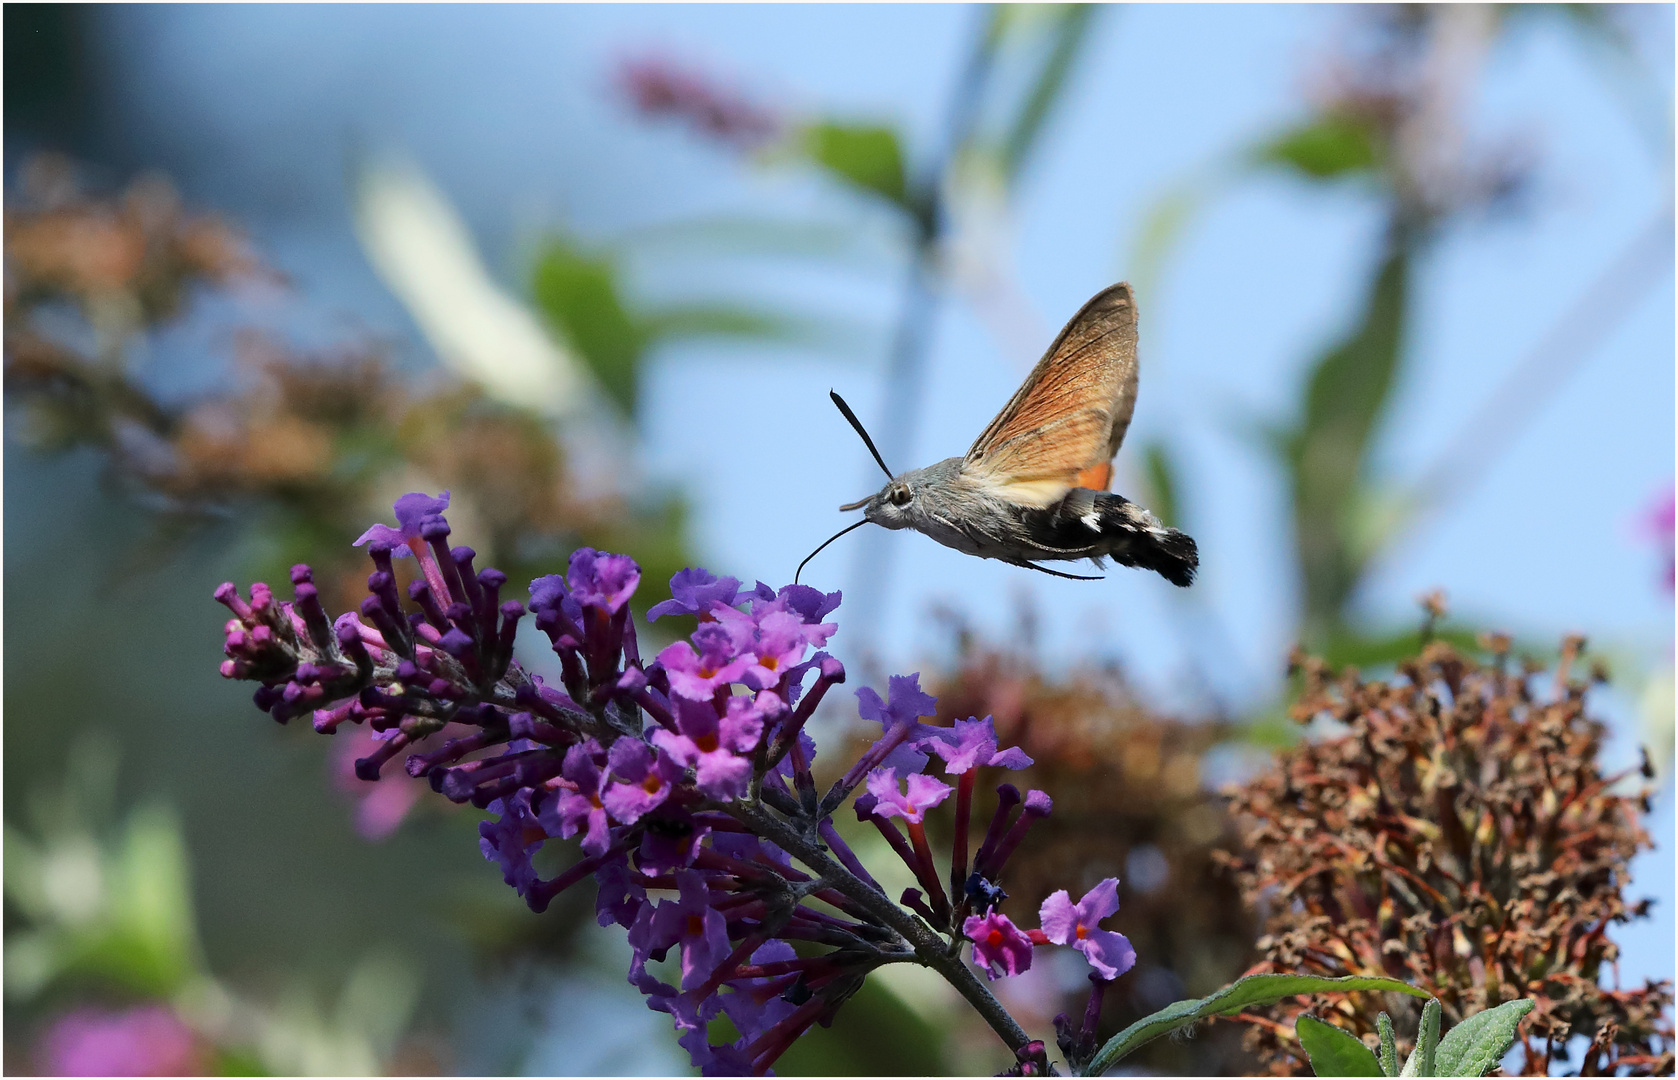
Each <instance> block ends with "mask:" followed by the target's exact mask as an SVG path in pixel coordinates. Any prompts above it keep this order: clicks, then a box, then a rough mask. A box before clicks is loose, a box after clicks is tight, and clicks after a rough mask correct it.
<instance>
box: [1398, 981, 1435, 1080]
mask: <svg viewBox="0 0 1678 1080" xmlns="http://www.w3.org/2000/svg"><path fill="white" fill-rule="evenodd" d="M1438 1048H1439V999H1438V998H1431V997H1430V998H1428V999H1427V1004H1426V1005H1423V1006H1422V1025H1421V1027H1420V1029H1418V1030H1417V1032H1416V1048H1415V1049H1414V1050H1412V1051H1410V1060H1408V1061H1406V1062H1405V1063H1404V1071H1403V1072H1401V1073H1399V1074H1398V1075H1400V1076H1437V1075H1439V1074H1438V1073H1436V1072H1434V1071H1433V1070H1434V1066H1435V1064H1436V1061H1435V1055H1436V1052H1437V1050H1438Z"/></svg>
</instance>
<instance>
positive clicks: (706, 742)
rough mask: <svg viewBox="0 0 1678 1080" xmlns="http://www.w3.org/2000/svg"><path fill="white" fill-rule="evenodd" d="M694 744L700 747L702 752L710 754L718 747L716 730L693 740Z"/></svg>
mask: <svg viewBox="0 0 1678 1080" xmlns="http://www.w3.org/2000/svg"><path fill="white" fill-rule="evenodd" d="M693 745H695V746H697V747H699V749H700V751H701V752H703V753H706V754H709V753H711V752H712V751H714V750H716V748H717V745H718V743H717V736H716V734H715V733H714V732H713V733H712V734H709V735H701V736H699V738H697V739H695V740H693Z"/></svg>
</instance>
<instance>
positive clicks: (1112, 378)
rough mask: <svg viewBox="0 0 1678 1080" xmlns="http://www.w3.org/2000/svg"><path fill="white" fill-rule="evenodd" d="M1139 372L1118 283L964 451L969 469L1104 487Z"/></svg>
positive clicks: (1130, 304)
mask: <svg viewBox="0 0 1678 1080" xmlns="http://www.w3.org/2000/svg"><path fill="white" fill-rule="evenodd" d="M1136 374H1137V365H1136V303H1135V300H1134V298H1133V297H1132V295H1131V291H1130V286H1129V285H1127V284H1122V283H1121V284H1118V285H1114V286H1113V287H1111V288H1109V289H1104V290H1103V291H1101V292H1099V293H1097V294H1096V295H1095V297H1094V298H1093V299H1091V300H1090V302H1089V303H1087V304H1085V305H1084V306H1083V308H1082V309H1081V310H1079V312H1078V313H1077V314H1076V315H1074V316H1072V320H1071V321H1070V322H1068V323H1067V324H1066V328H1065V329H1063V330H1062V331H1061V332H1060V336H1059V337H1057V338H1055V341H1054V344H1052V345H1050V346H1049V351H1048V352H1047V353H1046V354H1045V355H1044V356H1043V359H1042V360H1039V361H1038V362H1037V366H1036V367H1035V368H1033V369H1032V371H1031V374H1030V375H1028V376H1026V380H1025V383H1024V384H1023V385H1021V387H1020V388H1019V390H1018V391H1017V392H1016V393H1015V394H1014V397H1013V399H1012V400H1010V401H1009V402H1008V404H1007V405H1006V406H1005V407H1004V408H1003V410H1002V412H1000V413H999V414H997V417H996V419H995V420H992V421H991V422H990V426H988V427H987V428H985V430H984V431H983V432H982V433H981V434H980V435H979V438H978V439H977V440H976V441H975V442H974V443H973V446H972V448H971V449H970V450H968V451H967V458H966V461H965V463H964V464H965V467H966V468H967V469H969V470H972V471H973V472H975V473H979V474H983V475H985V476H987V477H988V478H990V479H992V480H993V481H995V482H998V483H1009V482H1014V481H1019V480H1033V481H1038V480H1041V481H1055V482H1059V483H1064V484H1065V487H1066V490H1068V491H1070V490H1071V489H1072V488H1073V487H1074V486H1078V487H1097V488H1105V487H1106V486H1107V483H1108V482H1109V481H1110V480H1111V479H1112V468H1111V464H1110V462H1111V461H1112V458H1113V455H1114V454H1115V453H1117V452H1118V449H1119V444H1120V443H1121V442H1123V441H1124V435H1125V429H1126V428H1128V427H1129V426H1130V416H1131V413H1132V411H1133V410H1134V409H1135V407H1136ZM1099 470H1104V471H1105V472H1104V474H1103V473H1102V472H1101V471H1099ZM1086 477H1087V478H1088V480H1089V481H1093V480H1095V479H1100V481H1101V482H1100V484H1099V485H1097V484H1094V483H1091V482H1088V481H1087V480H1086Z"/></svg>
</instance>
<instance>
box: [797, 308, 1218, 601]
mask: <svg viewBox="0 0 1678 1080" xmlns="http://www.w3.org/2000/svg"><path fill="white" fill-rule="evenodd" d="M1136 376H1137V360H1136V301H1135V298H1134V297H1133V296H1132V295H1131V290H1130V286H1129V285H1128V284H1125V283H1120V284H1118V285H1114V286H1112V287H1110V288H1107V289H1103V290H1102V291H1101V292H1099V293H1097V294H1096V295H1095V296H1094V297H1093V298H1092V299H1091V300H1090V301H1089V303H1087V304H1085V305H1084V306H1083V307H1082V308H1081V309H1079V311H1078V313H1077V314H1076V315H1074V316H1072V319H1071V321H1070V322H1068V323H1067V324H1066V328H1065V329H1063V330H1062V331H1061V332H1060V335H1059V336H1058V337H1056V338H1055V340H1054V343H1053V344H1051V345H1050V346H1049V351H1048V352H1047V353H1045V354H1044V356H1043V359H1041V360H1039V361H1038V362H1037V366H1036V367H1034V368H1033V369H1032V370H1031V374H1030V375H1028V376H1026V380H1025V383H1024V384H1023V385H1021V386H1020V388H1019V390H1018V391H1016V392H1015V394H1014V396H1013V398H1012V400H1010V401H1009V402H1008V404H1007V405H1005V406H1003V409H1002V411H1001V412H1000V413H998V414H997V416H996V419H994V420H992V421H991V422H990V424H989V426H987V427H986V428H985V430H984V431H983V432H981V433H980V434H979V437H978V438H977V439H976V440H974V442H973V446H972V447H971V448H970V449H969V450H968V451H967V454H966V455H965V456H964V457H953V458H946V459H945V460H943V461H940V462H938V463H937V464H936V465H928V466H927V467H926V468H924V469H912V470H910V471H909V472H906V473H903V474H901V475H894V474H893V473H892V471H891V469H890V468H888V467H887V465H886V463H885V461H884V459H882V458H881V457H880V452H879V451H878V450H877V449H875V447H874V440H872V439H870V438H869V437H868V432H867V431H865V430H863V427H862V424H861V422H860V421H858V420H857V418H856V414H855V413H853V412H852V411H851V409H850V406H848V405H846V404H845V401H844V399H843V398H841V397H840V396H839V395H838V394H836V393H832V392H831V391H829V394H830V396H831V397H832V398H833V402H834V404H835V405H837V406H838V407H839V411H840V412H842V413H843V414H844V415H845V419H846V420H848V421H849V422H850V424H851V426H852V427H854V428H856V431H857V434H859V435H861V436H862V441H863V442H864V443H865V444H867V446H868V450H869V452H870V453H871V454H873V455H874V460H875V461H876V462H878V463H879V465H880V468H881V469H883V470H885V474H886V476H887V477H889V478H890V482H889V483H887V484H886V486H885V487H883V488H881V489H880V490H879V491H878V492H876V493H875V494H873V495H871V496H869V497H868V498H866V499H861V500H859V501H857V502H854V503H848V504H846V505H845V506H841V507H840V508H839V509H840V510H842V511H849V510H861V511H862V513H863V520H861V521H859V522H856V523H855V524H854V525H850V526H848V527H846V528H844V529H841V530H840V531H839V532H838V533H836V534H834V535H833V536H832V537H830V538H829V539H828V540H827V541H826V542H825V543H823V544H822V545H821V547H818V548H817V549H816V550H815V551H812V552H811V553H810V555H809V557H807V558H806V559H805V560H804V563H808V562H809V561H810V559H812V558H814V557H815V556H816V554H817V553H818V552H820V551H821V550H822V548H825V547H826V546H827V545H828V544H831V543H832V542H833V541H834V540H837V539H839V537H841V536H843V535H845V533H847V532H850V531H851V530H852V529H857V528H861V527H862V526H863V525H867V524H870V523H872V524H875V525H882V526H884V527H885V528H888V529H914V530H915V531H916V532H919V533H923V534H925V535H926V536H929V537H931V538H932V539H934V540H936V541H938V542H939V543H940V544H943V545H945V546H946V547H952V548H955V549H956V550H957V551H961V552H965V553H966V554H969V555H977V556H979V557H980V558H982V559H1001V560H1002V561H1003V562H1007V563H1012V564H1014V565H1015V566H1024V567H1028V568H1030V569H1032V570H1040V571H1042V572H1043V573H1045V574H1054V575H1055V576H1057V577H1069V578H1076V579H1078V580H1083V581H1094V580H1100V579H1099V578H1093V577H1088V576H1086V575H1081V574H1066V573H1062V572H1061V571H1059V570H1051V569H1049V568H1048V567H1045V566H1039V565H1037V563H1038V562H1041V561H1057V560H1058V561H1071V560H1076V559H1089V560H1090V561H1091V562H1093V563H1094V564H1095V565H1096V566H1098V567H1101V566H1105V563H1103V561H1102V560H1103V559H1104V558H1111V559H1113V560H1114V561H1115V562H1117V563H1119V564H1120V565H1121V566H1135V567H1141V568H1142V569H1145V570H1153V571H1155V572H1156V573H1158V574H1159V575H1160V576H1161V577H1163V578H1165V580H1167V581H1169V582H1171V583H1172V584H1173V585H1183V586H1186V585H1188V584H1190V583H1191V582H1193V581H1194V573H1195V569H1196V568H1197V567H1198V566H1199V565H1200V557H1199V555H1198V553H1197V552H1196V550H1195V544H1194V540H1193V539H1191V538H1190V537H1189V536H1188V535H1187V534H1185V533H1183V532H1180V531H1178V530H1176V529H1171V528H1167V527H1166V526H1164V525H1163V524H1161V523H1160V521H1159V519H1158V518H1156V517H1154V515H1153V514H1150V513H1149V512H1148V511H1147V510H1145V509H1143V508H1142V507H1141V506H1138V505H1137V504H1136V503H1133V502H1131V501H1130V500H1129V499H1126V498H1124V497H1123V496H1120V495H1115V494H1112V493H1111V492H1109V491H1108V490H1107V486H1108V484H1110V483H1111V482H1112V478H1113V455H1114V454H1116V453H1118V449H1119V444H1120V443H1122V442H1123V441H1124V436H1125V429H1127V428H1128V427H1129V426H1130V416H1131V413H1132V411H1134V409H1135V408H1136ZM804 563H800V564H799V571H800V572H802V571H803V569H804Z"/></svg>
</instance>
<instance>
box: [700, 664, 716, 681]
mask: <svg viewBox="0 0 1678 1080" xmlns="http://www.w3.org/2000/svg"><path fill="white" fill-rule="evenodd" d="M716 673H717V669H716V668H714V667H702V668H700V669H699V677H700V678H701V679H709V678H712V677H714V676H715V675H716Z"/></svg>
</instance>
